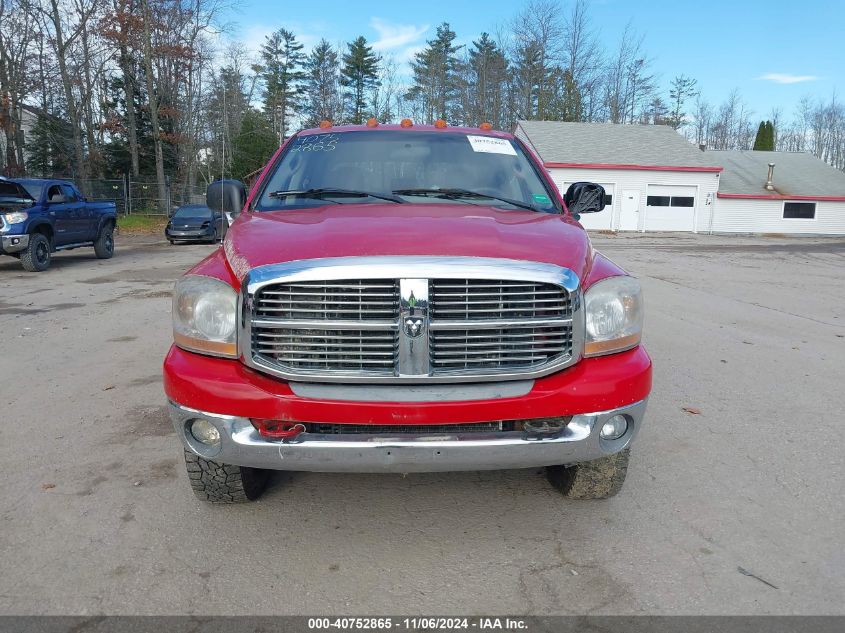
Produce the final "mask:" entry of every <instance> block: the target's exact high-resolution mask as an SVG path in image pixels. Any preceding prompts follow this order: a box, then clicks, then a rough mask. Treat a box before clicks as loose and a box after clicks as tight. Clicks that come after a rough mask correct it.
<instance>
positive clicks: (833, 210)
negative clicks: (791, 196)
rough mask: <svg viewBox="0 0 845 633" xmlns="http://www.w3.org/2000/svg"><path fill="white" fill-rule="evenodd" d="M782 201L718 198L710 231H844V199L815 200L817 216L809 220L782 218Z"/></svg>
mask: <svg viewBox="0 0 845 633" xmlns="http://www.w3.org/2000/svg"><path fill="white" fill-rule="evenodd" d="M801 202H812V201H811V200H802V201H801ZM783 203H784V201H783V200H758V199H741V198H717V200H716V213H715V216H714V217H713V231H715V232H720V233H804V234H820V235H822V234H823V235H845V202H826V201H821V202H816V217H815V218H814V219H812V220H794V219H784V218H783Z"/></svg>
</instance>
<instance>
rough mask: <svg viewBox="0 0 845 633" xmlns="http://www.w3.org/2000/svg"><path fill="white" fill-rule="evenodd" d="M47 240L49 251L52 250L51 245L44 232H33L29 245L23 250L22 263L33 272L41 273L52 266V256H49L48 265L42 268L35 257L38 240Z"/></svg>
mask: <svg viewBox="0 0 845 633" xmlns="http://www.w3.org/2000/svg"><path fill="white" fill-rule="evenodd" d="M41 240H45V241H46V242H47V250H48V253H49V251H50V248H51V245H50V240H49V238H48V237H47V236H46V235H44V234H43V233H32V234H31V235H30V236H29V245H28V246H27V247H26V248H25V249H24V250H22V251H21V257H20V259H21V265H22V266H23V269H24V270H26V271H28V272H31V273H40V272H43V271H45V270H47V269H48V268H49V267H50V260H51V257H48V258H47V265H46V266H44V267H43V268H41V266H40V265H39V264H38V261H37V260H36V259H35V245H36V243H37V242H39V241H41Z"/></svg>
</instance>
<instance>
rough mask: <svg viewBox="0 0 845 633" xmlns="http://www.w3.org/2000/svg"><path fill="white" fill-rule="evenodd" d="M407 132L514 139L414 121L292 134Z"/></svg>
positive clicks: (474, 129)
mask: <svg viewBox="0 0 845 633" xmlns="http://www.w3.org/2000/svg"><path fill="white" fill-rule="evenodd" d="M381 131H394V132H407V133H409V134H413V133H414V132H436V133H437V134H449V133H452V134H472V135H474V136H493V137H496V138H506V139H511V140H513V139H514V135H513V134H510V133H509V132H502V131H500V130H482V129H481V128H477V127H452V126H448V127H445V128H438V127H435V126H433V125H417V124H416V123H415V124H414V125H412V126H410V127H402V126H401V125H398V124H395V123H379V124H378V125H375V126H372V127H370V126H368V125H332V126H330V127H325V128H320V127H317V128H310V129H307V130H302V131H300V132H297V133H296V134H295V135H294V136H310V135H311V134H327V133H329V132H381Z"/></svg>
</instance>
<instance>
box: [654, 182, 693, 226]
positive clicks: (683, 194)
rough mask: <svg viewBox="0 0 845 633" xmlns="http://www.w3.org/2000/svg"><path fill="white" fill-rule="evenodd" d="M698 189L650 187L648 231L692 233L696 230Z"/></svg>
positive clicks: (674, 186)
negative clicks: (696, 195) (696, 197)
mask: <svg viewBox="0 0 845 633" xmlns="http://www.w3.org/2000/svg"><path fill="white" fill-rule="evenodd" d="M695 194H696V187H685V186H679V185H649V186H648V196H647V198H646V214H645V230H646V231H692V230H694V228H695V202H696V201H695Z"/></svg>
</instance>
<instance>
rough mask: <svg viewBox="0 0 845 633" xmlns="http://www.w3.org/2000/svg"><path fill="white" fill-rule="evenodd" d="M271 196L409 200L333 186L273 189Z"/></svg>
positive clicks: (398, 201)
mask: <svg viewBox="0 0 845 633" xmlns="http://www.w3.org/2000/svg"><path fill="white" fill-rule="evenodd" d="M267 195H269V196H270V197H271V198H287V197H291V198H320V199H322V198H326V197H327V196H337V197H347V198H378V199H379V200H387V201H388V202H397V203H399V204H406V203H407V200H402V198H398V197H397V196H393V195H390V194H387V193H373V192H371V191H355V190H354V189H334V188H331V187H321V188H318V189H291V190H290V191H273V192H272V193H269V194H267ZM329 202H333V203H334V204H340V203H339V202H336V201H335V200H329Z"/></svg>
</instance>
